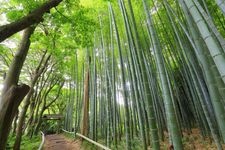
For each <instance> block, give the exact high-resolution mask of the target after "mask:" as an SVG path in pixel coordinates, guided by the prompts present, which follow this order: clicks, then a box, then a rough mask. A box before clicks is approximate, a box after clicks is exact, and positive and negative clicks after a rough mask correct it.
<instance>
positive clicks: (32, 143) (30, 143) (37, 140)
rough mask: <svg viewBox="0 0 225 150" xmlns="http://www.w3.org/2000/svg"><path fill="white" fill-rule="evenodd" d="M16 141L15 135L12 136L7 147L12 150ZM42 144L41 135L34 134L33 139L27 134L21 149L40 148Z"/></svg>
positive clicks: (23, 138)
mask: <svg viewBox="0 0 225 150" xmlns="http://www.w3.org/2000/svg"><path fill="white" fill-rule="evenodd" d="M14 142H15V136H10V137H9V139H8V143H7V148H6V149H7V150H11V149H12V147H13V144H14ZM40 144H41V136H34V137H33V138H32V139H31V138H29V137H27V136H23V137H22V142H21V146H20V150H31V149H38V147H39V145H40Z"/></svg>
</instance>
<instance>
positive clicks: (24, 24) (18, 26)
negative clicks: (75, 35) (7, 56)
mask: <svg viewBox="0 0 225 150" xmlns="http://www.w3.org/2000/svg"><path fill="white" fill-rule="evenodd" d="M62 1H63V0H49V1H48V2H46V3H44V4H43V5H42V6H40V7H38V8H36V9H35V10H33V11H32V12H31V13H29V14H28V15H27V16H25V17H23V18H21V19H19V20H17V21H15V22H12V23H10V24H7V25H3V26H1V27H0V42H2V41H4V40H5V39H7V38H8V37H10V36H12V35H13V34H15V33H17V32H19V31H21V30H23V29H25V28H28V27H29V26H31V25H33V24H35V23H40V22H42V21H43V18H42V17H43V15H44V13H48V12H50V9H51V8H53V7H56V6H57V5H58V4H59V3H60V2H62Z"/></svg>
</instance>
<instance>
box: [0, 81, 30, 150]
mask: <svg viewBox="0 0 225 150" xmlns="http://www.w3.org/2000/svg"><path fill="white" fill-rule="evenodd" d="M29 89H30V88H29V86H27V85H25V84H23V85H19V86H17V85H12V86H11V88H10V89H9V90H8V91H7V93H5V94H3V97H2V100H5V101H6V102H5V103H4V106H5V111H3V112H2V113H1V116H0V117H1V118H0V119H1V122H0V123H1V124H0V125H1V128H0V150H5V146H6V142H7V137H8V134H9V131H10V127H11V124H12V121H13V118H14V116H15V114H16V111H17V109H18V107H19V104H20V103H21V101H22V100H23V98H24V97H25V96H26V94H27V93H28V91H29ZM6 114H7V115H6Z"/></svg>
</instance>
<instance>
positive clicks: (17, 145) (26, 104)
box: [14, 53, 51, 150]
mask: <svg viewBox="0 0 225 150" xmlns="http://www.w3.org/2000/svg"><path fill="white" fill-rule="evenodd" d="M45 55H46V53H44V55H43V56H42V59H41V61H40V63H39V65H38V67H37V69H36V70H35V74H34V76H33V77H32V81H31V85H30V90H29V92H28V94H27V97H26V99H25V102H24V106H23V109H22V111H21V113H20V116H19V122H18V126H17V130H16V140H15V143H14V150H17V149H18V150H19V149H20V143H21V137H22V133H23V124H24V122H25V118H26V112H27V109H28V107H29V105H30V99H31V97H32V95H33V93H34V86H35V84H36V82H37V80H38V78H39V77H40V75H41V74H42V72H43V71H44V69H45V67H46V66H47V63H48V61H49V59H50V56H51V55H49V56H48V57H47V59H46V60H45V62H44V65H43V66H42V68H41V69H40V67H41V65H42V63H43V60H44V57H45Z"/></svg>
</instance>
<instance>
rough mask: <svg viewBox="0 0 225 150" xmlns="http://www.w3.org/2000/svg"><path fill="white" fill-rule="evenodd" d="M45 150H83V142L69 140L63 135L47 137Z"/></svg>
mask: <svg viewBox="0 0 225 150" xmlns="http://www.w3.org/2000/svg"><path fill="white" fill-rule="evenodd" d="M44 150H81V142H80V141H79V140H76V141H74V140H71V139H68V138H67V137H65V136H64V135H61V134H51V135H46V136H45V144H44Z"/></svg>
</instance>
